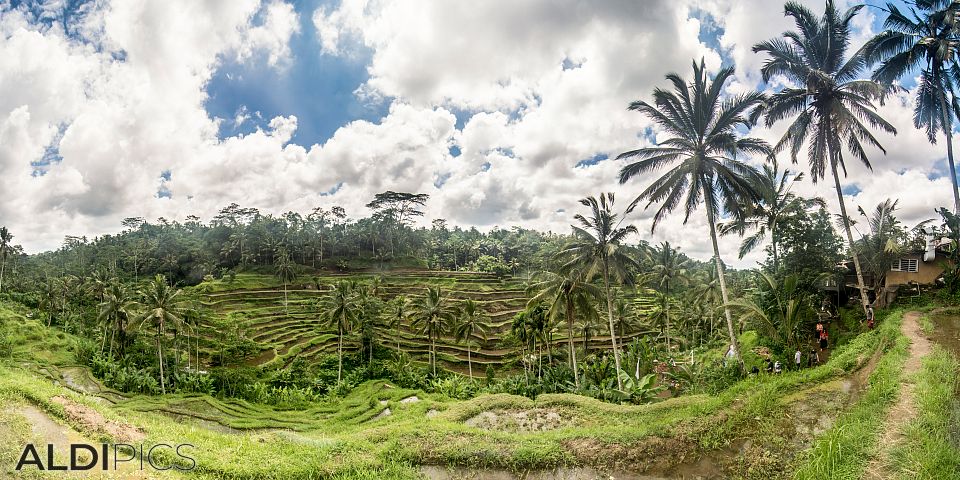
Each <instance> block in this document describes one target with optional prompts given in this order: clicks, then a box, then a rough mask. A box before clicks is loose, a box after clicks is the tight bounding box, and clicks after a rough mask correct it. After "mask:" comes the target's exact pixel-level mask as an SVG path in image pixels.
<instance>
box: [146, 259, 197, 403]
mask: <svg viewBox="0 0 960 480" xmlns="http://www.w3.org/2000/svg"><path fill="white" fill-rule="evenodd" d="M140 296H141V297H142V299H141V300H140V307H141V308H143V309H144V312H143V313H142V314H141V315H140V318H138V319H137V322H138V328H143V326H144V325H149V324H152V325H153V326H154V327H156V331H155V332H156V337H157V358H158V359H159V364H160V391H161V393H167V387H166V380H165V378H164V374H163V342H162V340H163V338H164V337H165V336H166V332H167V328H168V327H174V328H178V329H179V327H180V326H181V325H182V324H183V312H184V310H185V308H186V300H185V299H183V298H179V297H180V290H177V289H174V288H173V287H171V286H170V285H169V284H168V283H167V279H166V277H164V276H163V275H159V274H158V275H157V276H155V277H153V281H151V282H150V283H149V284H148V285H147V287H146V288H144V289H143V290H141V291H140Z"/></svg>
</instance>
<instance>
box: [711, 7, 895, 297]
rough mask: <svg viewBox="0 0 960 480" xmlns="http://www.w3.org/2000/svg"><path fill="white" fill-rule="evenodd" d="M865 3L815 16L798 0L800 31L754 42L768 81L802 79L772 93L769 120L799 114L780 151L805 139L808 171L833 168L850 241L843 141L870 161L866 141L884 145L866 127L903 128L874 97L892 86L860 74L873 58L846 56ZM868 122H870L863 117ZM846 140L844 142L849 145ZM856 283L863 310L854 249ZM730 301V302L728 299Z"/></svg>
mask: <svg viewBox="0 0 960 480" xmlns="http://www.w3.org/2000/svg"><path fill="white" fill-rule="evenodd" d="M861 8H863V5H857V6H854V7H852V8H850V9H848V10H847V11H845V12H843V13H840V12H838V11H837V9H836V7H835V6H834V3H833V0H827V2H826V10H825V11H824V14H823V16H822V17H820V18H817V17H816V15H814V14H813V12H812V11H810V10H809V9H808V8H806V7H804V6H803V5H800V4H798V3H795V2H788V3H787V4H786V5H785V6H784V10H785V14H786V15H787V16H788V17H792V18H793V20H794V21H795V23H796V25H797V30H796V31H791V32H785V33H784V34H783V38H775V39H772V40H767V41H765V42H761V43H758V44H756V45H754V47H753V51H754V52H763V53H766V54H767V55H769V56H770V58H769V60H767V61H766V63H764V65H763V68H762V69H761V73H762V74H763V79H764V80H765V81H769V80H770V79H772V78H773V77H775V76H783V77H786V78H787V79H788V80H790V82H791V83H792V84H793V85H798V87H785V88H783V89H782V90H780V92H778V93H776V94H774V95H773V96H772V97H770V100H769V102H768V104H767V105H766V106H765V108H764V112H765V119H766V124H767V126H772V125H773V124H775V123H777V122H779V121H781V120H784V119H786V118H793V122H792V123H791V124H790V127H788V128H787V131H786V133H784V134H783V137H782V138H781V139H780V140H779V141H778V142H777V144H776V145H775V146H774V153H776V152H780V151H782V150H784V149H786V148H789V149H790V158H791V160H793V162H794V163H797V154H798V153H799V152H800V150H801V148H802V147H803V145H804V144H807V159H808V161H809V164H810V178H811V179H812V180H813V181H814V183H816V182H817V180H819V179H821V178H824V176H825V174H826V171H827V169H828V168H829V170H830V174H831V175H832V176H833V183H834V189H835V190H836V193H837V200H838V201H839V202H840V217H841V220H842V222H843V228H844V230H845V231H846V234H847V242H848V245H849V246H850V247H851V248H852V246H853V234H852V233H851V231H850V218H849V216H848V215H847V206H846V202H845V201H844V199H843V189H842V188H841V185H840V170H843V173H844V175H846V173H847V167H846V165H845V163H844V159H843V147H844V146H846V150H847V152H849V154H850V155H851V156H852V157H853V158H854V159H855V160H858V161H860V162H861V163H863V164H864V165H865V166H866V167H867V168H871V169H872V167H871V166H870V160H869V159H868V158H867V152H866V149H865V148H864V147H865V146H866V147H869V146H873V147H876V148H877V149H879V150H880V151H882V152H883V153H886V150H884V149H883V146H881V145H880V142H878V141H877V139H876V137H874V136H873V133H872V132H871V131H870V128H868V125H869V126H870V127H872V128H876V129H880V130H882V131H885V132H889V133H893V134H896V132H897V130H896V129H895V128H894V127H893V125H891V124H890V123H889V122H887V121H886V120H884V119H883V117H881V116H880V115H879V114H877V112H876V109H875V107H874V104H873V100H879V99H882V97H883V95H885V94H886V92H887V89H885V88H884V87H883V86H881V85H880V84H879V83H878V82H875V81H873V80H860V79H859V77H860V75H861V73H863V71H864V70H865V67H866V63H867V59H866V55H865V52H864V51H863V50H859V51H857V52H855V53H853V55H850V57H849V58H846V57H847V49H848V47H849V45H850V35H851V25H850V24H851V22H852V21H853V18H854V16H856V14H857V12H859V11H860V9H861ZM864 123H866V125H865V124H864ZM844 144H845V145H844ZM853 266H854V269H855V270H856V274H857V286H858V287H859V289H860V300H861V303H862V305H863V309H864V311H866V309H867V304H868V303H869V299H868V298H867V291H866V287H865V286H864V283H863V270H862V269H861V268H860V260H859V259H858V258H857V256H856V255H853ZM724 303H727V302H724Z"/></svg>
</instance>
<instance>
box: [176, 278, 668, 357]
mask: <svg viewBox="0 0 960 480" xmlns="http://www.w3.org/2000/svg"><path fill="white" fill-rule="evenodd" d="M378 276H379V277H380V278H381V279H382V281H383V283H382V285H381V287H380V294H379V295H380V297H381V299H383V300H388V299H390V298H393V297H394V296H395V295H397V294H401V293H402V294H404V295H406V296H407V297H408V298H410V299H415V298H416V297H418V296H419V295H421V294H422V293H423V291H424V289H425V288H426V286H440V287H442V288H443V289H444V291H445V292H446V294H447V295H449V296H450V298H451V299H453V300H454V301H455V302H456V301H459V300H462V299H465V298H471V299H474V300H475V301H476V302H477V303H478V305H479V306H480V308H481V310H482V311H483V312H485V313H486V314H487V316H488V319H487V322H486V323H487V326H488V332H487V336H486V338H483V337H481V336H479V334H478V335H477V336H476V338H474V342H475V343H476V345H473V346H471V348H472V355H473V361H474V362H475V363H476V364H477V365H478V367H479V368H480V369H481V370H479V371H480V372H482V369H483V368H485V366H486V365H494V366H496V367H502V366H503V365H504V364H505V363H507V362H510V361H512V360H514V359H515V356H516V355H515V353H516V352H515V349H511V348H502V346H501V345H499V342H498V339H499V338H502V337H503V336H504V335H505V334H506V332H507V331H508V330H509V327H510V323H511V321H512V317H513V315H514V314H515V313H517V312H519V311H520V310H522V309H523V308H524V307H525V305H526V296H525V295H524V293H523V289H522V284H521V283H520V282H518V281H516V280H509V279H507V280H501V279H498V278H496V277H492V276H490V275H487V274H478V273H472V272H432V271H416V270H403V271H398V272H389V273H384V274H382V275H374V274H370V273H355V274H336V275H332V274H325V275H319V276H315V277H310V278H307V277H301V278H299V279H298V280H296V281H294V282H292V283H291V284H290V285H289V290H290V291H289V292H288V294H287V304H286V305H285V304H284V294H283V292H282V285H281V284H280V283H279V281H278V280H277V279H276V278H275V277H271V276H267V275H258V274H249V273H245V274H239V275H237V276H236V277H235V278H234V280H233V281H232V282H231V281H228V280H226V279H221V280H214V281H211V282H205V283H203V284H201V285H198V286H197V287H194V288H193V289H192V290H193V291H195V292H197V293H198V294H200V299H201V300H200V305H203V306H205V307H206V313H205V315H206V316H207V317H208V318H211V319H213V320H214V323H215V325H210V326H208V327H207V328H205V329H204V330H205V334H204V336H205V337H206V341H204V342H202V344H203V345H202V348H201V350H202V351H204V352H206V353H207V354H209V355H215V348H214V346H213V345H214V341H213V340H212V339H213V338H215V337H217V336H218V335H219V334H220V332H221V331H222V329H223V328H228V329H231V328H239V329H240V331H242V332H244V334H245V336H247V337H248V338H251V339H253V340H255V341H257V342H258V343H259V344H260V347H261V348H262V349H265V350H264V351H269V350H273V351H274V352H276V355H269V354H268V355H264V354H263V353H262V352H261V353H258V354H255V355H253V356H252V358H260V359H268V360H267V361H268V362H269V363H268V365H267V366H268V367H283V366H286V365H289V364H290V363H291V362H292V361H293V359H294V358H297V357H301V358H304V359H306V360H308V361H313V360H317V359H318V358H319V356H320V355H323V354H330V353H332V352H333V351H334V349H335V348H336V338H335V336H332V334H333V330H332V329H331V328H330V327H329V326H326V325H324V324H323V323H322V322H321V321H320V320H319V319H318V318H316V313H315V311H314V310H315V307H314V305H315V303H316V301H317V300H319V299H321V298H323V296H324V295H325V291H326V290H328V289H329V288H330V286H331V285H332V284H334V283H335V282H337V281H339V280H357V281H360V282H368V281H370V280H372V279H373V278H375V277H378ZM315 283H319V284H320V285H321V286H322V287H323V291H317V290H313V288H314V284H315ZM307 285H309V288H311V289H310V290H305V289H304V287H305V286H307ZM651 301H652V300H651V297H650V296H649V295H647V296H637V297H636V298H635V299H634V302H635V304H636V306H637V307H638V308H639V309H640V311H644V310H646V309H649V308H651ZM628 336H631V335H628ZM377 337H378V339H379V340H380V342H381V344H382V345H383V346H385V347H388V348H391V347H392V348H396V344H397V341H398V340H399V342H400V348H401V349H402V350H404V351H406V352H408V353H410V354H412V355H413V356H414V358H415V359H417V360H421V361H423V360H425V358H426V354H427V351H428V345H429V343H428V342H427V341H426V339H424V338H423V336H422V335H421V334H419V333H417V332H416V331H415V329H414V328H413V326H412V325H411V324H410V322H409V321H407V322H404V324H403V328H402V330H401V332H395V331H393V330H384V331H381V332H379V333H378V336H377ZM553 341H554V343H555V344H556V345H558V346H564V345H565V344H566V330H565V329H563V328H561V329H559V331H558V332H557V333H556V334H555V336H554V339H553ZM576 341H577V342H578V345H579V342H580V341H581V339H579V338H578V339H576ZM608 343H609V339H608V337H606V336H604V335H603V331H602V330H601V331H600V332H598V335H595V336H594V337H592V338H591V341H590V345H591V347H593V348H606V346H607V344H608ZM345 345H346V347H347V348H348V349H350V350H353V349H356V348H357V342H356V340H355V339H354V338H352V337H348V339H347V341H346V343H345ZM437 348H438V359H439V360H440V361H441V362H442V363H444V366H448V367H449V366H459V365H458V364H459V363H463V364H466V361H467V346H466V345H465V344H463V343H462V342H458V341H456V340H455V339H454V338H453V337H452V334H447V335H443V336H442V337H441V338H440V340H439V342H438V345H437ZM251 363H252V364H255V363H257V362H256V361H252V362H251Z"/></svg>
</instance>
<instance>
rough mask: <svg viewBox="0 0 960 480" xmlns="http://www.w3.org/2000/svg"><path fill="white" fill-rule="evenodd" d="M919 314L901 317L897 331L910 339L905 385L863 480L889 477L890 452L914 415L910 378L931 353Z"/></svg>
mask: <svg viewBox="0 0 960 480" xmlns="http://www.w3.org/2000/svg"><path fill="white" fill-rule="evenodd" d="M919 320H920V313H919V312H907V313H906V314H904V315H903V322H902V323H901V325H900V332H901V333H903V334H904V335H905V336H906V337H907V338H909V339H910V348H909V350H908V352H909V356H908V357H907V360H906V361H905V362H904V363H903V374H902V376H901V378H903V379H904V382H903V383H902V384H901V386H900V396H899V398H898V399H897V403H896V404H894V406H893V407H891V408H890V410H889V411H888V412H887V416H886V418H885V419H884V420H883V425H884V427H883V433H882V434H881V435H880V438H879V439H878V441H877V455H876V456H875V457H874V458H873V459H872V460H871V461H870V463H868V464H867V467H866V468H865V469H864V471H863V479H864V480H883V479H887V478H891V475H890V472H889V469H890V465H889V461H890V455H889V452H890V449H891V448H892V447H893V446H894V445H895V444H896V443H897V442H898V441H899V440H900V439H901V438H902V437H903V428H904V427H905V426H906V425H907V424H908V423H910V422H911V421H912V420H913V419H914V418H916V416H917V406H916V400H915V398H914V392H913V389H914V384H913V379H912V378H911V377H912V376H913V375H914V374H916V373H917V371H919V370H920V361H921V360H922V359H923V357H925V356H926V355H927V354H929V353H930V350H931V348H932V345H931V343H930V340H929V339H927V336H926V335H925V334H924V333H923V330H921V329H920V321H919Z"/></svg>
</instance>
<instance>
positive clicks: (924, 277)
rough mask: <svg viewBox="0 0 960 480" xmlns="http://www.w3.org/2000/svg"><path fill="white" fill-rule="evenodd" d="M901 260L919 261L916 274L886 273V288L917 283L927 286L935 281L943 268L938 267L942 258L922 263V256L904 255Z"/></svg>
mask: <svg viewBox="0 0 960 480" xmlns="http://www.w3.org/2000/svg"><path fill="white" fill-rule="evenodd" d="M903 258H916V259H918V260H919V262H917V271H916V272H894V271H892V270H891V271H889V272H887V279H886V283H885V285H886V286H888V287H891V286H895V285H903V284H906V283H911V282H913V283H919V284H921V285H929V284H932V283H933V282H934V281H936V279H937V277H939V276H940V274H942V273H943V267H942V266H940V262H941V261H943V258H942V257H938V258H937V259H936V260H934V261H932V262H924V261H923V255H904V256H903Z"/></svg>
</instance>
